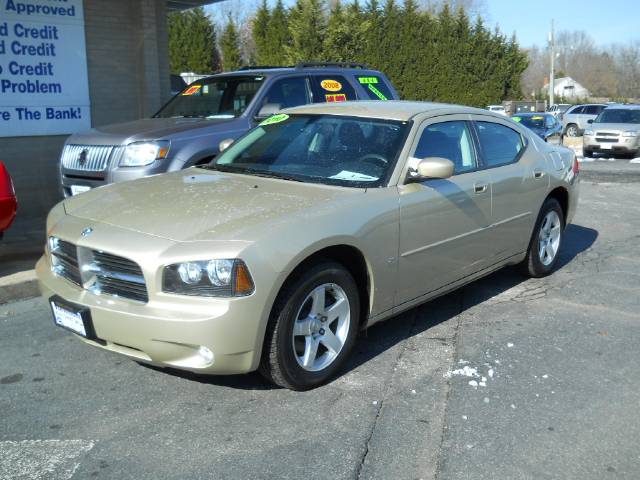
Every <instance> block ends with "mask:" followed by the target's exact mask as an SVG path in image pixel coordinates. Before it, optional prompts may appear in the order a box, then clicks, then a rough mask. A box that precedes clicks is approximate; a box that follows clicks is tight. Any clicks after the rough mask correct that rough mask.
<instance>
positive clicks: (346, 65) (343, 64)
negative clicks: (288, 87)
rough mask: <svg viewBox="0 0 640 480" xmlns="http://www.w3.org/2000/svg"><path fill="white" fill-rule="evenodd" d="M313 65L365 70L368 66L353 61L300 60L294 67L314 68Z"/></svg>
mask: <svg viewBox="0 0 640 480" xmlns="http://www.w3.org/2000/svg"><path fill="white" fill-rule="evenodd" d="M314 67H338V68H361V69H363V70H366V69H367V68H368V67H367V66H366V65H364V64H362V63H353V62H300V63H297V64H296V68H298V69H300V68H314Z"/></svg>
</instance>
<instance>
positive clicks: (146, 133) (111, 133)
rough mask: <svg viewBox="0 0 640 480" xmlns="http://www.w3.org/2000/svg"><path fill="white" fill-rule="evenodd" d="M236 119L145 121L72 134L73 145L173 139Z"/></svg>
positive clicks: (161, 119)
mask: <svg viewBox="0 0 640 480" xmlns="http://www.w3.org/2000/svg"><path fill="white" fill-rule="evenodd" d="M234 120H237V119H235V118H211V119H206V118H143V119H141V120H134V121H131V122H124V123H114V124H113V125H105V126H102V127H96V128H92V129H91V130H87V131H85V132H80V133H76V134H74V135H71V136H70V137H69V139H68V140H67V143H69V144H80V145H120V144H127V143H131V142H136V141H142V140H154V139H158V138H164V137H169V136H171V135H175V134H177V133H180V132H184V131H187V130H195V129H198V128H204V127H210V126H212V125H217V124H226V123H230V122H232V121H234Z"/></svg>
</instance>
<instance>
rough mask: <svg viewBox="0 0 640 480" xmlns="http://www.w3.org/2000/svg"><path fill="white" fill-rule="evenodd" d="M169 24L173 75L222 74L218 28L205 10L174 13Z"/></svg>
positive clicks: (170, 61) (170, 57)
mask: <svg viewBox="0 0 640 480" xmlns="http://www.w3.org/2000/svg"><path fill="white" fill-rule="evenodd" d="M167 23H168V25H167V28H168V31H169V69H170V71H171V73H175V74H179V73H181V72H197V73H215V72H218V71H219V70H220V55H219V53H218V49H217V47H216V31H215V27H214V25H213V23H212V22H211V19H210V18H209V17H208V16H207V15H206V13H205V12H204V9H203V8H193V9H191V10H187V11H185V12H174V13H171V14H169V16H168V19H167Z"/></svg>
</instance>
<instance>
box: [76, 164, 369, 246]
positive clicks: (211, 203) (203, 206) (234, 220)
mask: <svg viewBox="0 0 640 480" xmlns="http://www.w3.org/2000/svg"><path fill="white" fill-rule="evenodd" d="M363 192H365V190H364V189H356V188H344V187H336V186H328V185H320V184H309V183H301V182H292V181H286V180H280V179H272V178H264V177H255V176H249V175H238V174H230V173H222V172H216V171H209V170H204V169H200V168H190V169H187V170H182V171H179V172H174V173H169V174H165V175H157V176H153V177H147V178H142V179H140V180H136V181H132V182H122V183H116V184H112V185H108V186H105V187H100V188H97V189H94V190H91V191H89V192H87V193H83V194H82V195H79V196H77V197H72V198H69V199H67V200H65V203H64V206H65V211H66V212H67V214H69V215H73V216H75V217H80V218H84V219H87V220H88V221H89V222H100V223H106V224H110V225H114V226H117V227H120V228H124V229H128V230H133V231H137V232H141V233H146V234H149V235H154V236H158V237H162V238H167V239H170V240H174V241H180V242H185V241H207V240H245V241H254V240H256V238H257V237H258V236H260V235H262V234H264V233H265V232H269V231H273V229H277V228H279V226H282V225H283V224H284V223H288V222H296V223H297V224H300V225H304V223H305V222H308V221H311V218H312V217H313V216H314V215H326V214H327V213H328V212H332V211H333V212H335V211H336V209H338V208H340V205H341V204H342V203H343V202H344V201H345V199H346V198H347V197H353V196H356V195H362V194H363Z"/></svg>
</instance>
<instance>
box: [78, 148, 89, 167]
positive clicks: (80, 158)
mask: <svg viewBox="0 0 640 480" xmlns="http://www.w3.org/2000/svg"><path fill="white" fill-rule="evenodd" d="M88 154H89V150H87V149H86V148H85V149H84V150H82V151H81V152H80V153H79V154H78V163H79V164H80V165H84V164H85V163H87V155H88Z"/></svg>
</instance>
